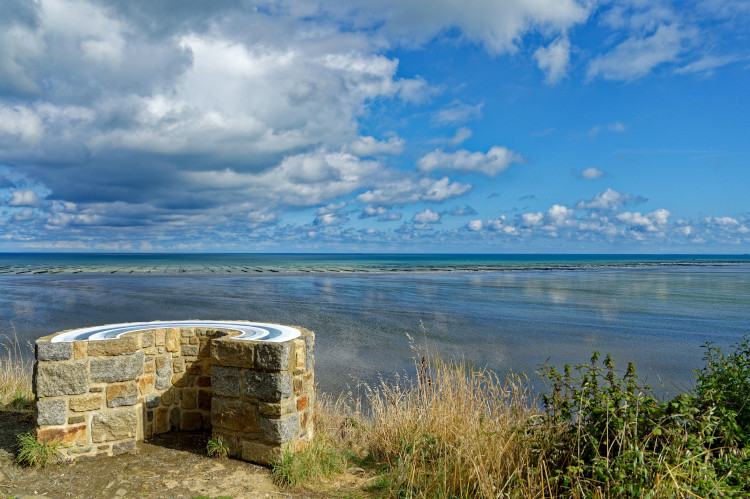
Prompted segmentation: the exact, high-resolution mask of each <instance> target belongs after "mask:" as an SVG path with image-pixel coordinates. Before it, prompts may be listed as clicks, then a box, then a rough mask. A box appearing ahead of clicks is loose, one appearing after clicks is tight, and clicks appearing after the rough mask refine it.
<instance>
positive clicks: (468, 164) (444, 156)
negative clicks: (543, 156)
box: [417, 146, 523, 176]
mask: <svg viewBox="0 0 750 499" xmlns="http://www.w3.org/2000/svg"><path fill="white" fill-rule="evenodd" d="M520 161H523V157H522V156H521V155H520V154H518V153H515V152H513V151H511V150H510V149H508V148H507V147H500V146H494V147H492V148H491V149H490V150H489V151H487V153H486V154H485V153H481V152H470V151H467V150H466V149H460V150H458V151H456V152H452V153H447V152H444V151H443V150H442V149H435V150H434V151H432V152H430V153H427V154H426V155H424V156H423V157H421V158H420V159H419V161H417V168H419V169H420V170H422V171H425V172H429V171H433V170H440V169H443V170H463V171H471V172H479V173H484V174H485V175H490V176H495V175H497V174H498V173H500V172H503V171H505V170H507V169H508V167H509V166H510V164H511V163H517V162H520Z"/></svg>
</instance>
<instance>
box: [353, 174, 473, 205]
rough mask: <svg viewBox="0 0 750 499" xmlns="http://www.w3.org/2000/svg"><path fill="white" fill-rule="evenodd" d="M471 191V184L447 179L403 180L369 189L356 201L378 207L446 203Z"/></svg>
mask: <svg viewBox="0 0 750 499" xmlns="http://www.w3.org/2000/svg"><path fill="white" fill-rule="evenodd" d="M470 190H471V184H464V183H461V182H451V181H450V179H449V178H448V177H443V178H441V179H439V180H435V179H431V178H421V179H414V178H404V179H401V180H398V181H392V182H386V183H384V184H383V185H382V186H381V187H378V188H376V189H370V190H367V191H366V192H363V193H362V194H360V195H359V196H357V201H359V202H360V203H364V204H373V205H378V206H386V207H390V206H394V205H399V204H407V203H415V202H418V201H434V202H440V201H446V200H448V199H451V198H455V197H458V196H463V195H464V194H466V193H467V192H469V191H470Z"/></svg>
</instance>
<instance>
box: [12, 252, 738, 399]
mask: <svg viewBox="0 0 750 499" xmlns="http://www.w3.org/2000/svg"><path fill="white" fill-rule="evenodd" d="M0 289H1V290H2V292H1V293H0V321H1V322H0V332H5V333H8V332H10V331H11V328H10V323H11V322H12V323H13V324H14V326H15V329H16V331H17V333H18V334H19V336H20V337H21V338H22V340H34V339H35V338H37V337H39V336H42V335H45V334H49V333H51V332H55V331H60V330H64V329H70V328H77V327H85V326H93V325H99V324H107V323H116V322H130V321H148V320H180V319H248V320H254V321H263V322H278V323H284V324H291V325H301V326H305V327H308V328H310V329H312V330H314V331H315V332H316V334H317V342H316V347H317V352H316V354H317V355H316V357H317V366H316V380H317V381H318V383H319V384H320V386H321V387H322V388H323V389H324V390H326V391H329V392H338V391H341V390H342V389H345V388H346V387H347V385H348V384H351V383H353V382H354V380H357V379H362V380H365V381H368V382H374V381H377V380H378V377H379V375H383V376H389V375H392V374H393V373H394V372H398V371H401V370H403V369H409V368H410V367H411V360H410V359H411V355H412V352H411V350H410V348H409V342H408V340H407V333H408V334H411V335H412V336H413V337H415V338H416V339H417V340H418V341H427V342H428V343H430V344H433V345H435V346H436V347H437V348H438V350H439V351H440V352H441V354H442V355H443V356H445V357H451V356H455V357H461V356H463V357H465V358H468V359H473V360H474V361H475V362H477V363H478V364H482V365H483V364H487V365H488V366H489V367H491V368H493V369H496V370H498V371H500V372H508V371H510V370H514V371H524V372H526V373H529V374H532V373H533V371H534V370H535V369H537V368H538V367H539V365H540V364H542V363H544V362H545V361H549V362H550V363H552V364H557V365H561V364H563V363H566V362H569V363H576V362H584V361H586V360H587V359H588V358H589V356H590V355H591V352H592V350H599V351H600V352H602V353H612V354H613V356H614V357H615V359H616V360H617V361H619V363H620V365H621V366H624V365H625V363H626V362H627V361H629V360H633V361H635V363H636V367H637V369H638V371H639V372H641V373H642V374H643V375H644V376H646V377H647V378H648V381H649V382H650V383H651V384H652V385H653V386H654V388H655V389H656V390H657V391H658V392H660V393H665V392H668V393H674V392H675V391H676V390H682V389H684V388H686V387H689V386H690V385H691V383H692V373H691V370H692V369H696V368H698V367H699V366H700V362H701V360H700V359H701V349H700V345H701V344H703V343H705V342H707V341H713V342H715V343H716V344H718V345H721V346H727V345H730V344H732V343H734V342H735V341H737V340H738V339H739V338H740V337H741V336H742V335H743V334H750V307H748V304H750V264H748V263H741V262H740V263H734V264H731V265H720V266H713V265H698V266H669V265H667V266H644V267H638V266H636V267H595V268H591V269H580V268H579V269H577V270H560V269H553V270H546V271H541V270H524V271H484V272H471V271H464V272H397V273H389V272H382V273H376V272H373V273H367V274H360V273H353V272H349V273H346V272H344V273H332V272H323V273H299V272H296V273H293V274H292V275H277V274H274V275H260V273H253V274H252V275H248V274H247V273H240V275H237V273H231V272H223V273H210V272H208V273H206V272H203V273H197V274H190V273H174V274H170V273H166V274H165V273H161V274H159V275H155V274H147V273H146V274H143V273H133V274H130V273H128V274H122V273H114V274H112V273H103V272H80V273H76V274H73V273H70V272H64V273H57V274H51V273H45V274H31V273H25V274H20V275H19V274H4V275H2V276H0ZM420 324H423V325H424V334H423V333H422V332H421V331H420ZM531 377H532V379H533V380H534V381H535V384H536V385H540V384H541V381H540V380H539V379H538V378H535V377H534V376H533V374H532V376H531Z"/></svg>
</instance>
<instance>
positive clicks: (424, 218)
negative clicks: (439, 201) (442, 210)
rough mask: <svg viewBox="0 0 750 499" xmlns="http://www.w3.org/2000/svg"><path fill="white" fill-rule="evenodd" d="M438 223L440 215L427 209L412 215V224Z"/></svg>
mask: <svg viewBox="0 0 750 499" xmlns="http://www.w3.org/2000/svg"><path fill="white" fill-rule="evenodd" d="M439 221H440V214H439V213H437V212H435V211H432V210H431V209H429V208H426V209H424V210H423V211H420V212H419V213H416V214H415V215H414V222H416V223H420V224H434V223H438V222H439Z"/></svg>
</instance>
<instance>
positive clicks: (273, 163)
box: [0, 0, 750, 253]
mask: <svg viewBox="0 0 750 499" xmlns="http://www.w3.org/2000/svg"><path fill="white" fill-rule="evenodd" d="M749 22H750V9H746V8H744V9H743V8H742V3H741V2H735V1H733V0H726V1H722V0H716V1H712V2H695V5H694V8H692V9H681V8H679V6H676V5H674V4H673V3H671V2H656V3H650V4H643V3H642V2H635V1H633V2H624V3H619V4H617V5H611V4H607V3H604V4H598V3H594V2H586V1H583V0H580V1H579V0H564V1H559V0H542V1H539V2H524V1H517V0H504V1H501V2H496V1H489V0H473V1H471V2H467V3H465V4H457V3H454V2H449V1H447V0H446V1H438V2H426V1H424V0H408V1H400V2H395V1H390V0H387V1H378V2H375V1H372V0H355V1H354V2H349V3H347V5H346V7H342V6H341V5H340V3H334V2H330V1H328V0H318V1H312V2H301V1H298V0H280V1H274V2H268V1H254V2H239V1H222V2H212V3H204V2H195V3H193V2H187V3H186V2H180V1H177V0H170V1H164V2H157V3H154V2H147V1H145V0H138V1H131V2H126V3H116V4H111V3H108V2H102V1H96V0H39V1H34V2H28V1H25V0H9V1H7V2H3V6H2V7H0V28H2V29H0V251H26V250H50V251H53V250H100V251H440V250H445V251H458V252H461V251H464V252H475V251H479V252H491V251H515V252H525V251H596V252H617V251H623V250H626V251H643V252H665V251H685V252H732V253H735V252H747V251H748V248H750V233H749V232H750V230H748V227H750V208H748V205H747V201H746V197H745V196H744V195H743V190H742V187H741V186H742V185H745V186H746V185H750V178H749V175H750V174H749V173H748V171H749V170H748V168H747V166H748V164H747V163H748V160H749V159H750V158H749V155H748V153H749V152H750V151H749V150H748V146H747V144H746V140H744V139H745V138H746V136H747V132H748V128H747V125H746V123H745V120H744V119H743V118H744V117H745V116H746V115H747V112H748V111H750V109H748V106H750V104H748V101H747V99H740V100H739V101H738V99H737V95H738V92H740V91H741V90H742V89H743V88H747V83H748V64H747V59H748V57H750V56H748V55H747V54H748V53H749V52H748V48H749V47H747V46H746V45H743V44H746V43H747V42H746V40H745V39H744V36H743V32H744V29H745V28H746V27H747V25H748V23H749ZM697 96H701V99H699V100H696V98H697ZM592 165H596V166H592Z"/></svg>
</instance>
